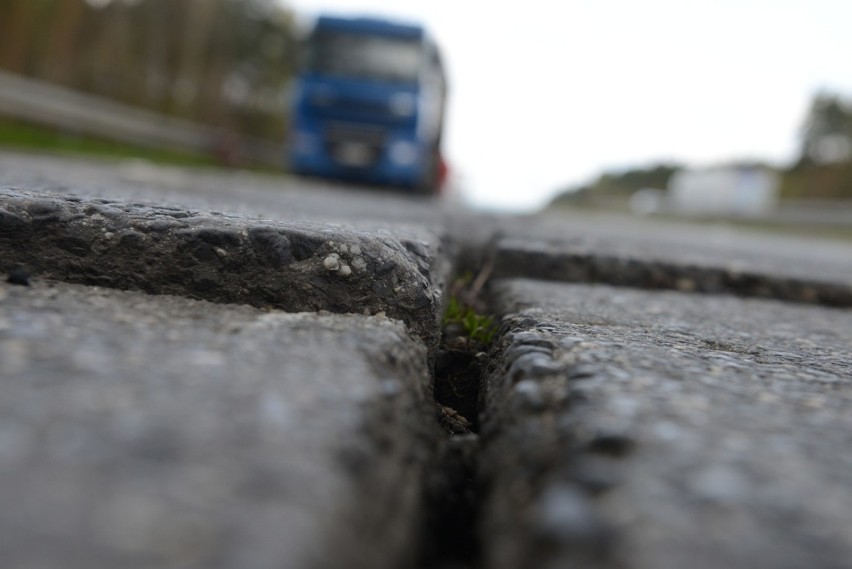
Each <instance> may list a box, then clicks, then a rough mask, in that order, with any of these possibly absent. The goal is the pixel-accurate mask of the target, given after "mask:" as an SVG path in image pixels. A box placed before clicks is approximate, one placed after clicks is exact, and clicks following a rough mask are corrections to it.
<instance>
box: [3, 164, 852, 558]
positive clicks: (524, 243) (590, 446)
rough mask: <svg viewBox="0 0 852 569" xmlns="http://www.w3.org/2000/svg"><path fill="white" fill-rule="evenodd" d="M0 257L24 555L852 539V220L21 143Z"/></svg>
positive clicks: (754, 550) (15, 499)
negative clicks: (422, 193)
mask: <svg viewBox="0 0 852 569" xmlns="http://www.w3.org/2000/svg"><path fill="white" fill-rule="evenodd" d="M0 264H1V265H2V266H0V269H2V271H3V272H4V273H5V274H7V275H9V277H10V278H9V279H8V281H9V282H5V283H2V284H0V501H2V503H3V504H4V508H2V510H0V559H2V565H3V567H10V568H18V567H20V568H24V567H40V568H52V567H57V568H58V567H63V568H64V567H80V568H83V567H86V568H93V567H114V566H122V567H176V568H177V567H182V568H183V567H205V568H207V567H239V568H258V569H261V568H280V567H294V568H303V567H304V568H314V567H340V566H347V567H364V568H368V567H369V568H373V567H389V568H390V567H428V568H438V567H478V568H488V569H490V568H492V567H493V568H502V567H506V568H509V567H530V568H549V567H564V566H577V567H613V568H615V567H618V568H637V569H640V568H642V569H644V568H661V567H662V568H672V569H674V568H681V567H684V566H690V567H699V568H708V569H709V568H730V567H734V568H752V567H757V566H765V567H789V568H794V567H838V568H840V567H852V533H850V529H849V528H852V502H850V496H852V494H850V493H849V491H848V489H849V488H850V487H852V458H850V457H852V424H850V415H849V413H848V409H849V408H850V404H852V385H850V384H852V364H850V362H852V312H850V308H849V307H850V306H852V280H851V278H850V275H852V244H849V243H844V242H832V241H825V240H817V239H805V238H793V237H780V236H779V237H774V236H767V235H766V234H750V233H747V232H740V231H736V230H733V229H730V228H717V227H712V226H706V225H702V226H691V225H686V224H678V223H666V224H664V225H663V224H660V223H659V222H656V223H655V222H650V221H648V220H641V219H634V218H629V217H624V216H617V215H610V214H594V215H591V214H588V213H564V214H563V215H560V216H558V217H553V216H549V217H548V216H533V217H506V216H502V217H501V216H485V215H480V214H476V213H473V212H469V211H464V210H463V209H462V208H460V207H459V205H458V204H456V203H451V202H448V201H445V200H438V199H435V200H426V199H422V198H421V199H415V198H406V197H405V196H401V195H398V194H393V193H388V192H375V191H370V190H368V189H365V188H349V187H344V186H335V185H331V184H325V183H321V182H315V181H314V182H307V181H301V180H297V179H289V178H284V177H272V176H261V175H256V174H247V173H238V172H219V171H213V170H208V171H196V170H186V169H179V168H162V167H155V166H152V165H149V164H145V163H139V162H132V163H127V162H124V163H106V162H94V161H80V160H70V159H59V158H52V157H40V156H31V155H22V154H13V153H0ZM465 275H469V276H467V277H465ZM459 283H463V284H464V283H466V287H467V288H466V291H467V293H468V294H470V295H473V293H476V294H475V296H476V298H475V299H472V302H473V304H474V305H475V306H476V307H477V310H479V311H480V312H483V313H488V314H489V315H490V316H491V317H492V318H493V319H494V322H496V324H497V327H498V328H497V331H496V333H495V334H494V337H493V340H492V341H491V343H490V345H487V346H486V345H482V344H480V343H478V342H475V341H471V340H466V339H465V338H464V335H463V333H462V332H461V331H460V329H459V327H458V326H456V327H455V328H453V327H452V326H450V327H449V328H446V329H443V328H444V326H443V317H442V316H443V313H444V310H445V308H446V306H447V303H448V301H449V298H450V297H451V296H452V295H456V294H459V286H460V284H459ZM480 285H482V286H481V287H480ZM472 289H474V290H472ZM446 393H454V394H455V395H454V397H451V398H450V399H447V398H446ZM460 401H462V402H463V404H461V405H456V404H457V403H459V402H460ZM453 405H456V406H455V407H453ZM470 409H474V410H475V412H473V413H471V411H470Z"/></svg>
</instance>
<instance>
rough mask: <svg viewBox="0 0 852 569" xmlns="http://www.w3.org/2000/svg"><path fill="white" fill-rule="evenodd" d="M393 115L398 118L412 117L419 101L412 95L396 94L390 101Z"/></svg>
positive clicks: (389, 104)
mask: <svg viewBox="0 0 852 569" xmlns="http://www.w3.org/2000/svg"><path fill="white" fill-rule="evenodd" d="M388 106H389V107H390V110H391V112H392V113H393V114H395V115H396V116H398V117H410V116H411V115H413V114H414V110H415V108H416V106H417V101H416V99H415V98H414V95H412V94H411V93H394V94H393V95H391V98H390V100H389V101H388Z"/></svg>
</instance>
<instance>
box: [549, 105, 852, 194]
mask: <svg viewBox="0 0 852 569" xmlns="http://www.w3.org/2000/svg"><path fill="white" fill-rule="evenodd" d="M728 165H730V166H748V167H759V168H767V169H770V170H774V171H776V172H777V173H778V174H779V175H780V177H781V186H780V197H781V199H782V200H784V199H790V200H793V199H795V200H852V100H850V99H848V98H844V97H842V96H840V95H837V94H829V93H819V94H817V95H816V96H815V97H814V99H813V102H812V103H811V107H810V110H809V112H808V115H807V117H806V118H805V120H804V123H803V125H802V129H801V132H800V140H799V153H798V156H797V158H796V159H795V160H794V161H793V163H792V164H790V165H788V166H785V167H781V168H777V167H773V166H771V165H768V164H761V163H756V162H745V161H743V162H737V163H731V164H728ZM683 167H684V166H683V165H682V164H677V163H662V164H654V165H650V166H648V167H644V168H625V169H621V170H614V171H609V172H604V173H603V174H601V175H600V176H599V177H598V178H597V179H595V180H593V181H591V182H589V183H587V184H584V185H580V186H572V187H569V188H566V190H565V191H564V192H562V193H560V194H559V195H557V196H556V197H555V198H554V199H553V201H552V202H551V204H550V205H551V207H558V206H600V205H610V206H611V205H613V204H618V203H623V205H625V207H626V202H627V200H628V199H629V197H630V196H631V195H632V194H633V193H634V192H636V191H638V190H641V189H644V188H655V189H659V190H665V189H666V188H667V186H668V183H669V180H670V178H671V177H672V175H673V174H675V173H676V172H678V171H679V170H681V169H682V168H683Z"/></svg>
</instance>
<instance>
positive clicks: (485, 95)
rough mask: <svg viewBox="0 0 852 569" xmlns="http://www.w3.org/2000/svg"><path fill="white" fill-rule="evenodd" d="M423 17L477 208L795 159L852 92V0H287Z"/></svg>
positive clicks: (455, 162) (458, 161)
mask: <svg viewBox="0 0 852 569" xmlns="http://www.w3.org/2000/svg"><path fill="white" fill-rule="evenodd" d="M282 1H284V2H285V3H286V4H288V5H289V6H290V7H292V8H294V9H295V10H296V11H297V12H299V13H300V14H303V15H305V16H306V17H307V18H309V17H310V16H311V15H313V14H316V13H318V12H320V11H323V10H328V11H331V12H334V13H339V14H341V13H342V14H355V15H379V16H383V15H384V16H392V17H397V18H399V17H402V18H405V19H409V20H411V19H415V20H419V21H421V22H423V23H425V24H426V25H427V26H428V27H429V29H430V30H431V31H432V33H433V34H434V35H435V36H436V37H437V38H438V41H439V43H440V45H441V47H442V49H443V51H444V55H445V60H446V63H447V67H448V71H449V79H450V89H451V91H450V101H449V104H450V107H449V115H448V122H447V125H446V128H447V131H446V134H447V138H446V148H445V150H446V154H447V157H448V160H449V162H450V163H451V167H452V169H453V172H454V173H455V174H456V175H457V177H458V181H459V184H460V185H461V186H462V187H463V190H464V193H465V196H466V197H467V199H468V200H469V201H471V202H472V203H474V204H475V205H478V206H482V207H487V208H496V209H508V210H523V209H529V208H535V207H538V206H541V205H543V204H545V203H546V202H547V201H548V200H549V199H550V198H551V197H553V195H554V194H555V193H556V192H558V190H560V189H562V188H565V187H567V186H570V185H576V184H578V183H582V182H584V181H588V180H590V179H592V178H593V177H595V176H596V175H597V174H599V173H600V172H601V171H602V170H604V169H612V168H623V167H630V166H644V165H648V164H652V163H654V162H656V161H659V160H676V161H679V162H685V163H687V164H691V165H696V166H702V165H709V164H713V163H717V162H719V161H725V160H729V159H738V158H750V159H752V158H753V159H761V160H766V161H769V162H772V163H778V164H783V163H785V162H786V161H788V160H789V159H791V158H792V156H793V155H794V154H795V152H796V145H797V138H796V137H797V131H798V129H799V126H800V125H801V122H802V119H803V118H804V115H805V113H806V111H807V108H808V104H809V102H810V99H811V97H812V95H813V94H814V93H815V92H816V91H818V90H820V89H827V90H833V91H837V92H840V93H845V94H852V63H850V59H852V32H850V29H852V28H850V25H851V24H850V23H852V1H849V0H712V1H710V0H702V1H698V0H643V1H639V0H574V1H570V0H568V1H555V0H524V1H523V2H487V3H486V2H460V1H458V0H360V1H359V0H282Z"/></svg>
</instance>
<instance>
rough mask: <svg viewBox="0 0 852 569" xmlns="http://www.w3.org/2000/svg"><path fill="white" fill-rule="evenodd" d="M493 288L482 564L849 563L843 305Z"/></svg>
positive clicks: (851, 341)
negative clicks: (498, 325) (496, 331)
mask: <svg viewBox="0 0 852 569" xmlns="http://www.w3.org/2000/svg"><path fill="white" fill-rule="evenodd" d="M494 290H495V299H496V306H497V308H498V309H499V312H500V313H501V314H502V319H503V335H502V337H501V339H500V340H499V343H498V346H497V347H496V348H495V351H494V356H495V359H494V361H493V362H492V366H491V369H490V371H489V374H488V377H487V381H486V385H485V389H486V396H485V415H484V416H483V417H482V419H481V424H482V431H481V436H482V445H483V447H482V448H483V450H482V454H481V459H480V465H479V471H480V473H482V477H483V483H484V486H485V487H486V488H488V489H489V491H488V493H487V494H486V495H485V496H484V501H483V505H482V518H483V519H482V522H483V528H482V535H484V536H487V539H486V541H485V551H484V557H485V560H484V566H486V567H490V568H492V567H493V568H496V569H500V568H507V569H508V568H510V567H531V568H544V567H547V568H551V567H569V566H571V567H592V566H593V567H599V568H610V567H612V568H615V567H618V568H621V569H624V568H637V569H638V568H642V569H651V568H654V569H680V568H683V567H698V568H701V569H704V568H707V569H710V568H720V569H721V568H742V569H748V568H753V567H776V568H790V569H792V568H798V567H852V533H851V532H850V529H849V528H852V493H850V492H849V488H852V415H850V413H849V409H850V408H852V312H850V311H849V310H842V309H828V308H822V307H814V306H806V305H795V304H783V303H780V302H776V301H766V300H758V299H741V298H735V297H730V296H717V295H693V294H684V293H678V292H658V293H650V292H647V291H639V290H633V289H625V288H613V287H609V286H601V285H598V286H588V285H567V284H556V283H544V282H539V281H528V280H504V281H498V282H497V283H496V284H495V286H494Z"/></svg>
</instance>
